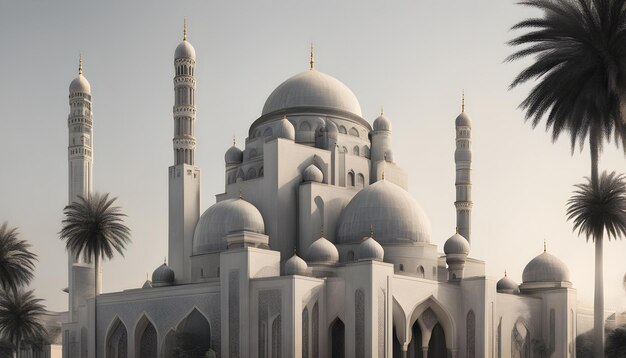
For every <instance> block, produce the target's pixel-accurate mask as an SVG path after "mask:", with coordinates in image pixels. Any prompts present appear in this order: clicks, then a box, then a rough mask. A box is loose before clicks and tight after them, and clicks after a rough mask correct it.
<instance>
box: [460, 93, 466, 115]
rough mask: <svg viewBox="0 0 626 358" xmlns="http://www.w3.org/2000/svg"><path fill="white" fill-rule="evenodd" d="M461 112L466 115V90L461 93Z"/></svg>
mask: <svg viewBox="0 0 626 358" xmlns="http://www.w3.org/2000/svg"><path fill="white" fill-rule="evenodd" d="M461 112H462V113H465V90H463V91H461Z"/></svg>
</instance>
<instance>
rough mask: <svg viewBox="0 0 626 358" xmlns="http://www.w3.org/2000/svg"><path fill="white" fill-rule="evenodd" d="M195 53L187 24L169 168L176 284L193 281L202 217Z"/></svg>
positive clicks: (177, 58) (178, 56)
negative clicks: (197, 230) (193, 252)
mask: <svg viewBox="0 0 626 358" xmlns="http://www.w3.org/2000/svg"><path fill="white" fill-rule="evenodd" d="M195 66H196V51H195V50H194V48H193V46H191V44H190V43H189V42H188V41H187V22H186V21H185V25H184V30H183V42H181V43H180V44H179V45H178V47H176V51H175V53H174V69H175V76H174V140H173V144H174V165H173V166H171V167H170V168H169V253H168V255H169V260H168V261H169V266H170V268H172V269H173V270H174V273H175V275H176V282H178V283H182V282H188V281H189V279H190V277H191V266H190V262H189V260H190V259H189V257H190V256H191V249H192V244H193V233H194V230H195V227H196V223H197V222H198V218H199V216H200V168H198V167H196V166H195V165H194V164H195V150H196V138H195V126H196V123H195V122H196V105H195V92H196V79H195V77H194V72H195Z"/></svg>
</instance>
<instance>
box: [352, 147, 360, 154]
mask: <svg viewBox="0 0 626 358" xmlns="http://www.w3.org/2000/svg"><path fill="white" fill-rule="evenodd" d="M352 154H354V155H359V146H358V145H355V146H354V148H352Z"/></svg>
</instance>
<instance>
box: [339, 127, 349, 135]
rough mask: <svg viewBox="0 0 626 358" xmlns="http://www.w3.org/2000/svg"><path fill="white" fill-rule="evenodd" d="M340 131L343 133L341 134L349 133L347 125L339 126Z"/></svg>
mask: <svg viewBox="0 0 626 358" xmlns="http://www.w3.org/2000/svg"><path fill="white" fill-rule="evenodd" d="M339 133H341V134H347V133H348V132H347V131H346V127H344V126H339Z"/></svg>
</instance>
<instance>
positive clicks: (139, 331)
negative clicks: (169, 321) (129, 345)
mask: <svg viewBox="0 0 626 358" xmlns="http://www.w3.org/2000/svg"><path fill="white" fill-rule="evenodd" d="M158 342H159V336H158V333H157V330H156V325H155V324H154V321H153V320H152V319H151V318H150V317H149V316H148V314H146V313H145V312H144V313H143V314H142V315H141V318H139V320H138V321H137V324H135V357H138V358H149V357H156V356H157V352H158V350H157V346H158Z"/></svg>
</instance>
